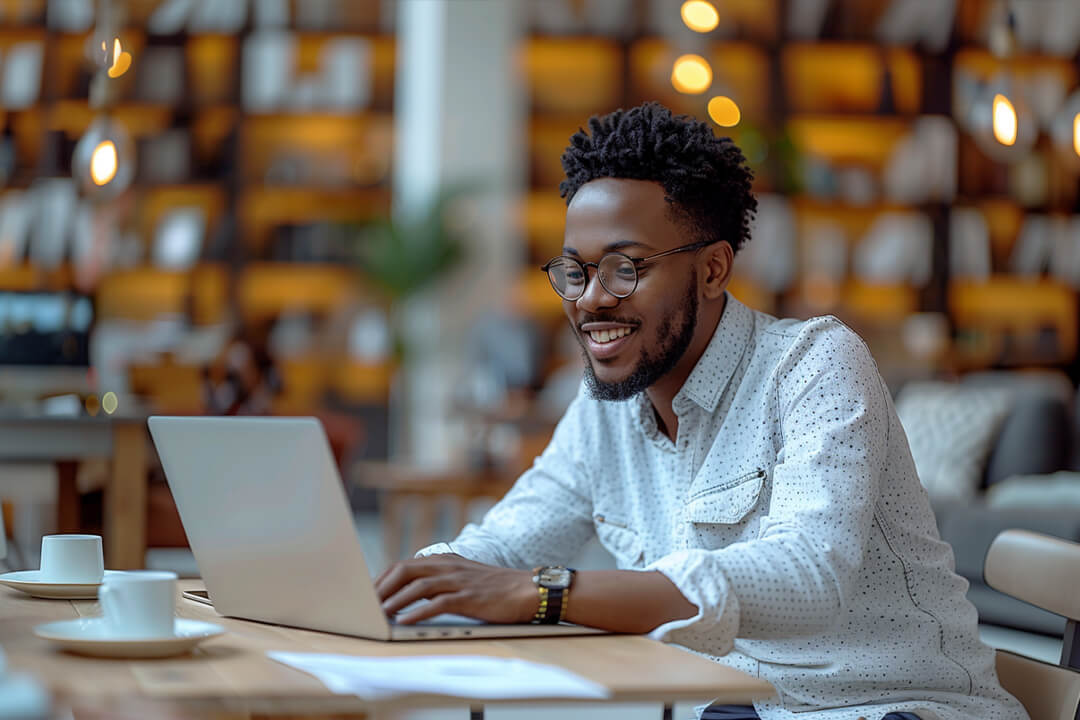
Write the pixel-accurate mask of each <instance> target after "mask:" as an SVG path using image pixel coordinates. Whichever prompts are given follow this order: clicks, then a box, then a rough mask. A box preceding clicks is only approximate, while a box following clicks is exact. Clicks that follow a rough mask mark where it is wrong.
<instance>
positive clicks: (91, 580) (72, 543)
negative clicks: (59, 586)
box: [39, 535, 105, 585]
mask: <svg viewBox="0 0 1080 720" xmlns="http://www.w3.org/2000/svg"><path fill="white" fill-rule="evenodd" d="M39 576H40V578H41V580H42V581H43V582H50V583H67V584H70V585H95V584H97V583H99V582H101V579H102V578H103V577H105V561H104V559H103V557H102V554H101V536H100V535H46V536H45V537H43V538H41V570H40V571H39Z"/></svg>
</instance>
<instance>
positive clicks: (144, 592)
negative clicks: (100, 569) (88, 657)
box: [98, 570, 177, 639]
mask: <svg viewBox="0 0 1080 720" xmlns="http://www.w3.org/2000/svg"><path fill="white" fill-rule="evenodd" d="M176 597H177V595H176V573H173V572H163V571H158V570H132V571H130V572H122V573H114V574H111V575H109V577H108V579H106V581H105V583H104V584H103V585H102V586H101V587H100V588H98V601H99V602H100V603H101V610H102V613H103V614H104V616H105V626H106V627H107V629H108V631H109V633H110V635H112V636H113V637H119V638H146V639H150V638H162V637H172V635H173V634H174V627H175V617H176Z"/></svg>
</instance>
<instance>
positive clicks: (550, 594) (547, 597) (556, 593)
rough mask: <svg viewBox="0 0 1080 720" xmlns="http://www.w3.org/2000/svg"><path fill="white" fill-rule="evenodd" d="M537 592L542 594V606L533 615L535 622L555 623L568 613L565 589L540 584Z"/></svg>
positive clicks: (540, 623)
mask: <svg viewBox="0 0 1080 720" xmlns="http://www.w3.org/2000/svg"><path fill="white" fill-rule="evenodd" d="M536 592H537V593H538V594H539V595H540V606H539V607H537V608H536V614H535V615H533V619H532V621H533V623H535V624H538V625H554V624H556V623H558V622H559V621H560V620H562V619H563V616H564V615H565V614H566V603H565V602H564V601H563V600H564V597H563V596H564V593H565V591H564V590H561V589H552V588H546V587H543V586H538V587H537V588H536Z"/></svg>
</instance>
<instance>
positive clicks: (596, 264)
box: [540, 240, 719, 302]
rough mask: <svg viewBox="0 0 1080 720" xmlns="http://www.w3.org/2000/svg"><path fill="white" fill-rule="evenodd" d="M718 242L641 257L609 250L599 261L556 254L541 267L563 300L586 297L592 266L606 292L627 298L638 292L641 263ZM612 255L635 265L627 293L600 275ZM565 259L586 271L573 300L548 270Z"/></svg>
mask: <svg viewBox="0 0 1080 720" xmlns="http://www.w3.org/2000/svg"><path fill="white" fill-rule="evenodd" d="M717 242H719V241H718V240H698V241H697V242H694V243H690V244H689V245H682V246H680V247H677V248H672V249H670V250H664V251H662V252H658V253H653V254H652V255H647V256H645V257H640V258H635V257H630V256H629V255H627V254H626V253H621V252H609V253H604V256H603V257H602V258H600V260H599V262H583V261H581V260H578V259H577V258H575V257H570V256H569V255H556V256H555V257H553V258H551V259H550V260H548V261H547V262H546V263H544V264H543V265H541V266H540V269H541V270H543V271H544V274H545V275H547V276H548V282H549V283H551V289H552V290H554V291H555V294H556V295H558V296H559V297H561V298H562V299H563V300H566V301H567V302H577V301H578V300H580V299H581V298H583V297H585V292H586V291H587V290H588V289H589V282H590V281H591V278H589V268H590V267H592V268H596V279H597V280H599V281H600V287H602V288H604V292H606V293H607V294H608V295H610V296H611V297H613V298H616V299H618V300H625V299H626V298H628V297H630V296H631V295H633V294H634V293H635V292H637V287H638V281H639V279H640V278H639V277H638V267H639V266H640V263H644V262H650V261H653V260H656V259H657V258H662V257H664V256H665V255H674V254H676V253H681V252H687V251H690V250H700V249H701V248H703V247H708V246H709V245H714V244H716V243H717ZM612 255H621V256H622V257H624V258H626V259H627V260H629V261H630V262H631V263H633V265H634V287H633V288H632V289H631V290H630V292H628V293H626V294H625V295H617V294H615V293H613V292H611V290H609V289H608V286H607V285H605V284H604V280H603V278H601V277H600V263H602V262H604V260H606V259H607V258H608V257H610V256H612ZM563 259H566V260H570V261H571V262H575V263H577V264H578V265H580V266H581V269H582V271H583V272H584V273H585V283H584V284H583V285H582V286H581V294H580V295H578V296H577V297H576V298H574V299H573V300H571V299H570V298H568V297H566V296H565V295H563V294H562V293H561V292H559V289H558V288H556V287H555V282H554V281H553V280H552V279H551V273H550V272H549V271H548V270H549V268H551V264H552V263H553V262H555V261H556V260H563Z"/></svg>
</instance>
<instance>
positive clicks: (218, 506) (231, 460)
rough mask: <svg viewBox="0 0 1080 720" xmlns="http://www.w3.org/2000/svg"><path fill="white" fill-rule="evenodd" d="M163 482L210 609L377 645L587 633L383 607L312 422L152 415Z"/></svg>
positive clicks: (316, 426)
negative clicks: (405, 618)
mask: <svg viewBox="0 0 1080 720" xmlns="http://www.w3.org/2000/svg"><path fill="white" fill-rule="evenodd" d="M149 426H150V434H151V436H152V437H153V439H154V445H155V446H156V448H157V452H158V455H159V456H160V458H161V464H162V467H163V468H164V470H165V478H166V480H167V481H168V483H169V489H170V490H172V494H173V498H174V499H175V501H176V507H177V509H178V510H179V511H180V520H181V522H183V525H184V531H185V532H186V533H187V537H188V542H189V543H190V544H191V550H192V552H193V553H194V555H195V562H196V563H197V564H198V566H199V571H200V573H201V574H202V578H203V581H204V582H205V583H206V589H207V591H208V593H209V596H210V598H211V599H212V602H213V606H214V609H216V610H217V611H218V612H219V613H220V614H222V615H225V616H228V617H236V618H243V619H247V620H259V621H263V622H268V623H275V624H278V625H288V626H290V627H298V628H306V629H309V630H322V631H326V632H332V633H339V634H343V635H353V636H356V637H363V638H371V639H374V640H442V639H447V638H470V637H480V638H492V637H527V636H535V635H544V636H548V635H585V634H594V633H603V632H604V631H602V630H597V629H595V628H586V627H582V626H579V625H570V624H558V625H531V624H526V625H499V624H488V623H483V622H480V621H478V620H473V619H470V618H463V617H460V616H452V615H440V616H438V617H435V618H432V619H430V620H428V621H425V622H422V623H418V624H416V625H398V624H395V623H394V622H393V621H392V620H390V619H388V618H387V617H386V615H385V613H383V611H382V607H381V605H380V603H379V600H378V597H377V595H376V593H375V583H374V581H373V580H372V578H371V575H370V574H369V572H368V566H367V563H366V562H365V560H364V553H363V551H362V550H361V547H360V541H359V538H358V537H357V534H356V529H355V527H354V525H353V517H352V513H351V512H350V509H349V505H348V502H347V500H346V497H345V491H344V488H343V486H342V482H341V477H340V476H339V474H338V471H337V465H336V464H335V462H334V458H333V455H332V454H331V452H330V444H329V443H328V442H327V440H326V434H325V433H324V432H323V428H322V425H321V424H320V423H319V421H318V420H316V419H315V418H249V417H151V418H150V419H149Z"/></svg>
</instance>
